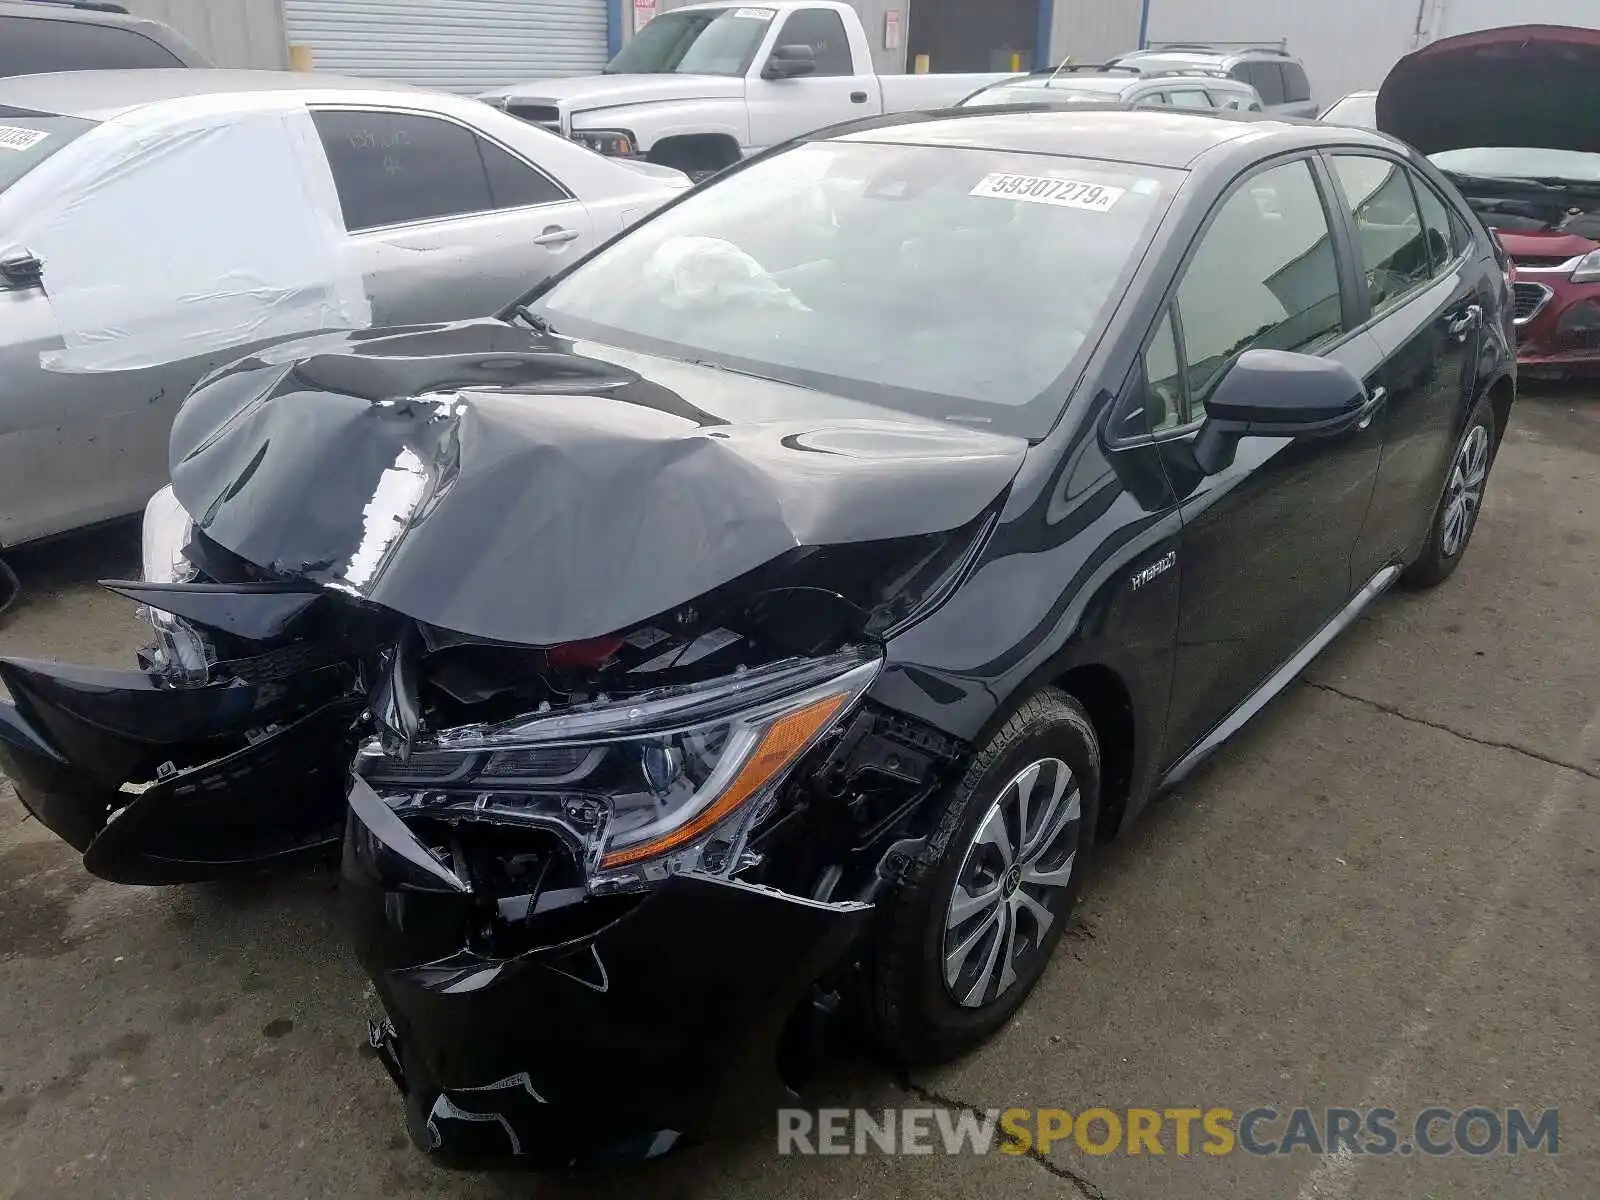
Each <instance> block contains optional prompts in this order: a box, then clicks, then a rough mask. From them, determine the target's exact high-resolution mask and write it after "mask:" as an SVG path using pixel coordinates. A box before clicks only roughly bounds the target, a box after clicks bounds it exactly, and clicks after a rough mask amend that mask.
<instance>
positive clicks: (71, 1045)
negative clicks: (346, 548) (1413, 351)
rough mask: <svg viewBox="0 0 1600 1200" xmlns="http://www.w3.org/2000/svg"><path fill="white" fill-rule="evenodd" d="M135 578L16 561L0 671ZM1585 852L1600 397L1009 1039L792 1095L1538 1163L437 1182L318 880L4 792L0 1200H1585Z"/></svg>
mask: <svg viewBox="0 0 1600 1200" xmlns="http://www.w3.org/2000/svg"><path fill="white" fill-rule="evenodd" d="M136 557H137V550H136V538H135V537H134V536H132V535H131V533H130V532H129V531H127V530H122V531H113V532H111V533H108V534H104V535H97V536H94V537H91V538H86V539H80V540H79V541H77V542H75V543H72V544H70V545H64V546H59V547H55V548H49V549H45V550H40V551H36V552H33V553H30V554H25V555H23V556H20V558H19V561H18V562H17V564H16V565H17V566H18V567H19V568H20V571H21V573H22V575H23V577H24V581H25V582H26V583H27V584H28V585H29V589H30V592H29V598H28V602H27V604H26V605H25V606H24V607H23V608H22V609H21V610H20V611H19V612H18V613H17V614H16V615H15V617H14V619H13V620H11V621H10V623H9V624H7V625H6V626H5V627H4V629H3V630H0V653H6V654H25V655H31V656H37V657H49V658H62V659H70V660H76V661H90V662H99V663H105V664H123V663H126V662H127V661H128V657H129V653H130V651H131V650H132V649H133V647H134V646H135V645H136V643H137V642H138V640H139V632H138V629H137V627H136V625H135V624H134V622H133V619H132V616H131V613H130V612H129V606H126V605H124V604H123V603H122V602H121V601H119V600H117V599H115V598H114V597H111V596H109V595H104V594H100V593H98V592H97V591H96V589H95V588H94V586H93V585H92V583H91V581H92V580H93V579H94V578H96V577H97V576H104V575H113V574H120V573H127V572H129V571H131V570H134V569H136ZM1597 846H1600V400H1596V399H1595V398H1594V397H1593V396H1592V395H1590V394H1587V393H1583V392H1563V393H1553V394H1545V395H1543V396H1537V395H1536V396H1531V397H1529V398H1527V399H1525V400H1524V402H1523V403H1522V404H1521V405H1520V406H1519V409H1518V412H1517V414H1516V418H1515V422H1514V424H1513V427H1512V429H1511V431H1510V434H1509V436H1508V438H1507V442H1506V446H1505V449H1504V452H1503V454H1502V456H1501V459H1500V461H1499V464H1498V466H1497V467H1496V471H1495V474H1494V477H1493V480H1492V486H1491V491H1490V499H1489V504H1488V507H1487V509H1486V511H1485V514H1484V518H1483V521H1482V523H1481V525H1480V526H1479V529H1478V532H1477V537H1476V541H1475V543H1474V545H1473V547H1472V550H1471V553H1470V556H1469V558H1468V561H1467V563H1466V565H1465V566H1464V568H1463V569H1462V571H1461V572H1459V573H1458V574H1457V576H1456V578H1455V579H1454V580H1452V581H1451V582H1450V583H1448V584H1446V585H1445V586H1444V587H1442V588H1440V589H1439V590H1437V591H1436V592H1434V593H1431V594H1429V595H1425V596H1411V595H1396V596H1393V597H1390V598H1388V599H1386V600H1384V601H1383V602H1382V603H1381V604H1379V605H1378V606H1376V607H1375V609H1374V610H1373V611H1372V612H1371V613H1370V614H1369V615H1368V616H1367V617H1366V618H1365V619H1364V620H1363V621H1362V622H1361V623H1360V624H1359V626H1358V627H1357V628H1356V629H1354V630H1353V631H1352V632H1351V633H1350V634H1349V635H1348V636H1346V637H1345V638H1344V639H1343V640H1342V641H1341V642H1340V643H1338V644H1337V645H1336V646H1335V647H1333V648H1332V649H1331V650H1330V651H1329V652H1328V653H1327V654H1326V655H1324V657H1323V658H1322V659H1321V660H1319V661H1318V662H1317V663H1316V664H1315V665H1314V666H1313V667H1312V669H1311V671H1310V673H1309V677H1308V679H1307V680H1306V681H1305V682H1303V683H1301V684H1299V685H1297V686H1295V687H1294V688H1293V689H1292V690H1291V691H1290V692H1289V693H1288V694H1287V695H1285V696H1284V697H1283V698H1282V699H1281V700H1280V701H1279V702H1277V703H1276V704H1274V705H1273V706H1272V707H1271V709H1269V711H1268V712H1267V713H1266V714H1265V716H1264V717H1263V718H1262V719H1261V720H1259V721H1258V722H1257V723H1256V724H1255V725H1254V726H1253V727H1251V728H1250V729H1248V730H1247V731H1246V732H1245V733H1244V734H1242V735H1241V736H1240V737H1239V738H1237V739H1236V740H1235V741H1234V742H1233V743H1232V744H1231V745H1230V746H1229V747H1227V748H1226V749H1225V750H1224V751H1223V753H1222V754H1221V755H1220V756H1219V757H1218V758H1217V759H1216V760H1214V762H1213V763H1212V764H1211V765H1210V766H1209V767H1208V768H1206V769H1205V770H1204V771H1203V773H1201V774H1200V775H1199V776H1197V777H1196V778H1194V779H1193V780H1192V781H1191V782H1190V783H1189V784H1188V785H1186V787H1185V788H1184V790H1183V793H1182V794H1181V795H1180V796H1176V797H1173V798H1171V799H1169V800H1167V801H1164V802H1162V803H1161V804H1159V805H1157V806H1156V807H1155V808H1154V810H1153V811H1152V812H1150V813H1149V814H1148V816H1147V817H1146V819H1145V820H1144V821H1143V822H1142V823H1141V825H1140V826H1139V827H1138V828H1137V829H1136V830H1135V831H1133V833H1132V834H1131V835H1130V836H1129V837H1128V838H1127V839H1126V840H1125V841H1124V842H1123V843H1121V844H1120V845H1118V846H1116V847H1114V848H1112V849H1111V850H1110V851H1109V852H1107V853H1106V854H1105V855H1104V857H1103V858H1102V860H1101V869H1100V871H1099V873H1098V876H1097V878H1096V880H1095V881H1094V883H1093V884H1092V886H1091V888H1090V891H1089V893H1088V895H1087V897H1086V902H1085V905H1084V909H1083V922H1082V924H1081V926H1080V928H1079V929H1078V930H1077V931H1076V932H1075V934H1074V936H1073V938H1072V940H1070V941H1068V942H1066V943H1064V944H1063V946H1062V949H1061V951H1060V953H1059V954H1058V955H1057V959H1056V961H1055V963H1054V964H1053V965H1052V968H1051V970H1050V972H1049V974H1048V975H1047V976H1046V977H1045V979H1044V981H1043V983H1042V984H1041V985H1040V987H1039V989H1038V991H1037V992H1036V993H1035V995H1034V996H1033V998H1032V1000H1031V1001H1030V1003H1029V1004H1028V1006H1027V1007H1026V1008H1025V1009H1024V1010H1023V1012H1022V1014H1021V1015H1020V1016H1019V1017H1018V1018H1017V1019H1016V1020H1015V1021H1014V1022H1013V1024H1012V1025H1011V1026H1010V1027H1009V1028H1008V1029H1006V1030H1005V1031H1004V1032H1003V1033H1002V1034H1001V1035H1000V1036H999V1037H998V1038H997V1039H995V1040H994V1041H993V1042H992V1043H991V1044H990V1045H988V1046H986V1047H985V1048H984V1049H982V1050H981V1051H980V1052H978V1053H976V1054H974V1055H972V1056H971V1057H970V1058H969V1059H967V1060H966V1061H964V1062H961V1063H958V1064H956V1065H954V1066H951V1067H948V1068H945V1069H942V1070H935V1071H927V1072H923V1073H921V1074H919V1075H918V1076H917V1077H916V1078H915V1079H914V1080H909V1081H896V1080H895V1079H894V1078H892V1077H891V1076H890V1075H889V1074H888V1073H887V1072H885V1071H883V1070H881V1069H880V1068H878V1067H876V1066H874V1065H873V1064H871V1063H865V1062H851V1061H841V1062H840V1063H839V1064H838V1065H837V1066H836V1067H835V1068H833V1069H832V1070H831V1072H830V1075H829V1078H828V1079H827V1080H826V1081H825V1083H824V1085H823V1087H822V1089H821V1096H820V1102H821V1103H826V1104H832V1105H850V1106H862V1107H867V1108H877V1109H881V1108H883V1107H885V1106H888V1105H898V1104H919V1105H920V1104H927V1103H945V1104H951V1105H959V1106H975V1107H977V1108H980V1109H986V1108H990V1107H1000V1108H1004V1107H1008V1106H1013V1105H1039V1106H1059V1107H1063V1108H1067V1109H1070V1110H1074V1111H1078V1110H1082V1109H1085V1108H1088V1107H1091V1106H1094V1105H1104V1106H1106V1107H1110V1108H1113V1109H1125V1108H1128V1107H1149V1108H1156V1109H1162V1108H1170V1107H1179V1106H1185V1105H1189V1106H1194V1107H1200V1108H1211V1107H1225V1108H1230V1109H1233V1110H1234V1111H1236V1112H1242V1111H1244V1110H1246V1109H1248V1108H1251V1107H1253V1106H1256V1105H1275V1106H1278V1107H1279V1108H1284V1109H1286V1108H1288V1107H1291V1106H1293V1105H1295V1104H1306V1105H1310V1106H1313V1107H1317V1108H1322V1107H1326V1106H1349V1107H1371V1106H1386V1107H1389V1108H1393V1109H1396V1110H1398V1111H1399V1112H1401V1113H1402V1114H1408V1115H1409V1114H1414V1113H1416V1112H1417V1111H1418V1110H1420V1109H1422V1108H1425V1107H1427V1106H1429V1105H1432V1104H1438V1105H1442V1106H1447V1107H1450V1108H1454V1109H1463V1108H1466V1107H1469V1106H1471V1105H1473V1104H1483V1105H1487V1106H1490V1107H1496V1108H1504V1107H1507V1106H1515V1105H1520V1106H1522V1107H1524V1108H1529V1109H1533V1110H1543V1109H1546V1108H1559V1110H1560V1153H1559V1154H1558V1155H1556V1156H1554V1157H1551V1156H1548V1155H1544V1154H1535V1155H1528V1156H1522V1157H1518V1158H1506V1157H1501V1158H1491V1159H1486V1160H1480V1159H1473V1158H1469V1157H1466V1156H1462V1155H1455V1156H1452V1157H1450V1158H1446V1159H1424V1158H1421V1157H1419V1156H1413V1157H1410V1158H1392V1159H1386V1160H1382V1161H1379V1160H1372V1159H1366V1160H1362V1159H1356V1158H1348V1157H1346V1158H1322V1159H1316V1158H1312V1157H1309V1156H1307V1155H1305V1154H1295V1155H1293V1156H1289V1157H1279V1158H1270V1159H1263V1158H1259V1157H1253V1156H1249V1155H1245V1154H1241V1153H1234V1154H1232V1155H1227V1156H1221V1157H1206V1156H1198V1155H1196V1156H1190V1157H1177V1156H1173V1155H1171V1154H1169V1155H1167V1156H1165V1157H1152V1156H1150V1155H1148V1154H1145V1155H1141V1156H1137V1157H1134V1156H1126V1155H1111V1156H1104V1157H1093V1156H1089V1155H1086V1154H1084V1153H1082V1152H1081V1151H1080V1150H1079V1149H1077V1148H1076V1147H1074V1146H1072V1145H1071V1143H1070V1141H1069V1142H1068V1143H1064V1144H1062V1145H1058V1146H1056V1147H1054V1148H1052V1150H1051V1152H1050V1153H1049V1154H1047V1155H1033V1156H1023V1157H1018V1156H1010V1155H991V1156H989V1157H987V1158H981V1159H980V1158H974V1157H960V1158H946V1157H944V1156H939V1157H936V1158H919V1157H897V1158H891V1157H885V1156H877V1155H874V1156H871V1157H865V1158H851V1157H843V1158H841V1157H832V1158H805V1159H788V1160H783V1161H781V1162H780V1160H778V1159H777V1157H776V1155H775V1151H774V1145H775V1140H763V1141H759V1142H744V1143H736V1144H728V1145H720V1146H713V1147H709V1148H705V1149H702V1150H699V1151H696V1152H694V1153H692V1154H689V1155H686V1156H682V1157H680V1158H678V1159H675V1160H668V1161H666V1162H663V1163H658V1164H653V1165H650V1166H647V1167H645V1168H642V1169H638V1170H635V1171H630V1172H626V1173H620V1174H613V1175H607V1176H588V1177H583V1178H579V1179H576V1180H564V1179H553V1178H549V1177H546V1178H538V1177H524V1176H515V1177H504V1176H473V1175H460V1174H449V1173H444V1172H441V1171H439V1170H436V1169H435V1168H434V1167H433V1166H432V1165H430V1164H429V1163H428V1162H427V1161H425V1160H424V1159H423V1158H421V1157H420V1156H419V1155H418V1154H417V1153H416V1152H414V1151H413V1150H412V1149H411V1148H410V1146H409V1144H408V1143H407V1141H406V1139H405V1137H404V1136H403V1133H402V1130H401V1125H400V1114H399V1105H398V1103H397V1102H396V1099H395V1097H394V1095H393V1094H392V1091H391V1088H390V1085H389V1084H388V1082H387V1080H386V1079H385V1078H384V1077H383V1075H382V1071H381V1069H380V1068H379V1067H378V1065H377V1064H376V1063H375V1062H373V1061H372V1060H370V1059H369V1058H368V1057H366V1056H365V1055H364V1054H363V1053H362V1052H361V1050H360V1043H361V1032H362V1028H363V1026H362V1020H363V1018H365V1017H366V1016H367V1015H368V1014H369V1013H371V1012H372V1011H374V1005H373V1001H372V999H371V997H370V994H369V993H368V991H367V989H366V984H365V981H364V979H363V978H362V976H361V974H360V973H359V971H358V970H357V968H356V966H355V964H354V962H353V961H352V959H351V957H350V956H349V955H348V954H347V953H346V951H345V949H344V948H343V946H342V945H341V943H340V936H339V930H338V927H337V917H336V909H335V904H334V899H335V898H334V895H333V892H334V890H335V887H336V882H335V879H334V878H333V877H332V876H331V875H329V874H326V873H311V874H301V875H298V876H296V877H293V878H288V879H280V880H276V881H270V882H264V883H256V884H251V885H248V886H234V887H226V888H223V887H206V888H185V889H174V890H131V889H125V888H118V887H113V886H111V885H108V884H103V883H99V882H97V881H95V880H93V879H92V878H90V877H89V876H87V875H86V874H85V873H84V872H83V870H82V868H81V866H80V865H79V863H78V860H77V857H76V856H75V855H74V854H73V853H72V852H70V851H69V850H68V849H67V848H65V847H64V846H62V845H60V844H58V843H57V842H55V841H54V840H52V839H51V838H50V837H49V836H48V835H46V834H44V833H43V831H42V830H40V828H39V827H38V825H37V824H36V823H35V822H32V821H29V820H24V814H23V812H22V810H21V809H20V807H19V806H18V805H16V803H15V801H14V800H13V799H12V798H11V797H10V796H9V794H7V792H6V788H5V785H4V783H3V781H0V1198H8V1197H47V1196H70V1197H74V1198H82V1200H90V1198H93V1197H112V1196H115V1197H151V1198H157V1197H159V1198H160V1200H182V1198H187V1197H207V1198H210V1197H221V1196H230V1195H237V1196H271V1197H307V1198H316V1200H324V1198H327V1197H350V1198H357V1197H369V1196H370V1197H379V1196H382V1197H391V1198H402V1197H441V1196H459V1197H469V1198H479V1197H482V1198H489V1200H494V1198H501V1197H512V1196H529V1197H545V1196H550V1197H555V1196H568V1195H582V1196H589V1195H593V1196H611V1195H616V1196H618V1197H625V1196H632V1195H635V1194H638V1193H640V1192H641V1191H645V1190H648V1191H649V1192H650V1193H651V1194H653V1195H655V1196H658V1197H661V1198H662V1200H669V1198H675V1197H700V1196H705V1197H723V1196H726V1197H763V1196H773V1197H777V1196H780V1195H785V1196H796V1197H800V1196H815V1197H829V1198H830V1200H840V1198H844V1197H867V1198H870V1200H892V1198H894V1197H900V1196H907V1197H910V1196H916V1197H923V1196H935V1195H937V1196H942V1195H950V1196H966V1195H970V1194H973V1193H978V1192H984V1193H986V1194H995V1193H999V1194H1007V1195H1013V1196H1068V1197H1073V1196H1079V1195H1081V1196H1086V1197H1111V1198H1113V1200H1123V1198H1134V1197H1161V1198H1171V1200H1183V1198H1185V1197H1202V1196H1204V1197H1210V1196H1219V1195H1226V1196H1229V1197H1230V1198H1232V1200H1254V1198H1257V1197H1259V1198H1263V1200H1266V1198H1271V1200H1346V1198H1348V1197H1357V1198H1363V1200H1367V1198H1370V1200H1380V1198H1381V1200H1390V1198H1397V1197H1412V1198H1416V1200H1427V1198H1433V1197H1438V1198H1443V1197H1446V1196H1448V1197H1452V1198H1454V1197H1484V1198H1489V1197H1496V1198H1498V1197H1514V1198H1516V1200H1531V1198H1534V1197H1538V1198H1542V1200H1554V1198H1556V1197H1574V1198H1577V1197H1592V1196H1595V1195H1597V1194H1600V1113H1597V1103H1600V1096H1597V1092H1596V1083H1595V1066H1596V1064H1597V1063H1600V1024H1597V1020H1596V1018H1597V1015H1600V1014H1597V1006H1596V997H1597V995H1600V987H1597V983H1600V980H1597V976H1600V933H1597V932H1596V931H1597V929H1600V922H1597V921H1596V915H1597V914H1596V902H1597V900H1600V850H1597ZM617 1086H618V1087H619V1089H620V1088H625V1087H627V1086H628V1081H627V1080H625V1079H623V1080H618V1081H617ZM599 1115H600V1114H597V1116H599ZM1279 1132H1281V1125H1280V1127H1279ZM1167 1144H1168V1146H1169V1148H1170V1146H1171V1140H1170V1136H1169V1140H1168V1143H1167Z"/></svg>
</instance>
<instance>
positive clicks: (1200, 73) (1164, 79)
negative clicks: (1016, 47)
mask: <svg viewBox="0 0 1600 1200" xmlns="http://www.w3.org/2000/svg"><path fill="white" fill-rule="evenodd" d="M1094 101H1104V102H1108V103H1117V104H1131V105H1133V106H1134V107H1136V108H1198V109H1216V108H1221V109H1242V110H1245V111H1248V112H1260V111H1262V104H1261V97H1259V96H1258V95H1256V91H1255V89H1254V88H1253V87H1251V86H1250V85H1249V84H1246V83H1240V82H1239V81H1238V80H1237V79H1234V78H1232V77H1230V76H1229V75H1228V73H1227V72H1226V71H1218V70H1208V69H1205V68H1198V67H1196V68H1187V69H1179V70H1157V69H1155V68H1154V67H1148V66H1146V65H1145V64H1142V63H1141V64H1131V63H1130V64H1127V65H1124V66H1118V65H1113V64H1105V65H1083V66H1073V65H1068V64H1065V63H1064V64H1062V65H1061V66H1059V67H1056V68H1054V69H1053V70H1048V71H1035V72H1034V73H1033V74H1032V75H1019V76H1017V77H1016V78H1015V79H1005V80H1001V81H1000V82H999V83H994V84H990V85H989V86H988V87H985V88H979V89H978V90H977V91H976V92H973V93H972V94H971V95H970V96H968V97H967V98H966V99H964V100H962V101H961V103H960V104H959V105H958V106H957V107H960V108H988V107H992V106H995V105H1001V104H1044V105H1049V106H1051V107H1061V108H1065V107H1067V106H1068V105H1071V104H1085V103H1092V102H1094Z"/></svg>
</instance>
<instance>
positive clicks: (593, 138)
mask: <svg viewBox="0 0 1600 1200" xmlns="http://www.w3.org/2000/svg"><path fill="white" fill-rule="evenodd" d="M572 140H573V141H575V142H577V143H578V144H579V145H581V146H587V147H589V149H591V150H593V151H594V152H595V153H596V154H604V155H606V156H607V157H608V158H633V157H634V156H635V155H637V154H638V153H639V143H638V142H636V141H634V139H633V134H631V133H629V132H628V131H627V130H626V129H575V130H573V131H572Z"/></svg>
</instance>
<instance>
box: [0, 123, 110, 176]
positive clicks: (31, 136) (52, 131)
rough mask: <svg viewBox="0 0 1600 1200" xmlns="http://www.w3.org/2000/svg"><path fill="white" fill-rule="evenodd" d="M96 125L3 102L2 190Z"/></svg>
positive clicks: (0, 131)
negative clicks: (11, 106)
mask: <svg viewBox="0 0 1600 1200" xmlns="http://www.w3.org/2000/svg"><path fill="white" fill-rule="evenodd" d="M94 127H95V122H93V121H82V120H79V119H78V118H77V117H60V116H56V115H55V114H54V113H41V112H34V111H32V110H31V109H26V108H9V107H7V106H5V105H0V192H3V191H5V190H6V189H7V188H8V187H10V186H11V185H12V184H13V183H15V182H16V181H17V180H19V179H21V178H22V177H23V176H24V175H26V174H27V173H28V172H29V171H31V170H33V169H34V168H35V167H37V166H38V165H39V164H40V163H42V162H43V161H44V160H45V159H47V158H49V157H50V156H51V155H52V154H54V153H55V152H56V151H57V150H59V149H61V147H63V146H65V145H66V144H67V143H68V142H70V141H72V140H73V139H74V138H78V137H82V136H83V135H84V134H85V133H88V132H89V130H91V129H93V128H94Z"/></svg>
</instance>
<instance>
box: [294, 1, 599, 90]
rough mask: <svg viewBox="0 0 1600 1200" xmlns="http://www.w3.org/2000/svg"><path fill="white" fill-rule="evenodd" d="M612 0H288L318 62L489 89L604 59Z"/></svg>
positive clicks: (591, 68) (579, 69)
mask: <svg viewBox="0 0 1600 1200" xmlns="http://www.w3.org/2000/svg"><path fill="white" fill-rule="evenodd" d="M606 7H607V3H606V0H284V21H285V24H286V26H287V29H288V35H289V44H290V45H303V46H309V47H310V48H311V53H312V65H313V66H314V67H315V68H316V69H317V70H319V71H330V72H335V73H337V74H341V75H366V76H373V77H376V78H380V79H398V80H402V81H404V82H406V83H415V84H419V85H421V86H424V87H434V88H442V89H444V90H446V91H452V92H465V93H468V94H471V93H474V92H481V91H486V90H488V89H489V88H494V87H500V86H502V85H504V84H507V83H516V82H519V81H521V80H525V79H538V78H542V77H547V76H551V75H587V74H592V73H593V72H595V71H598V70H599V69H600V68H601V67H603V66H605V64H606V59H607V58H608V55H607V53H606V44H607V43H606Z"/></svg>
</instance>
